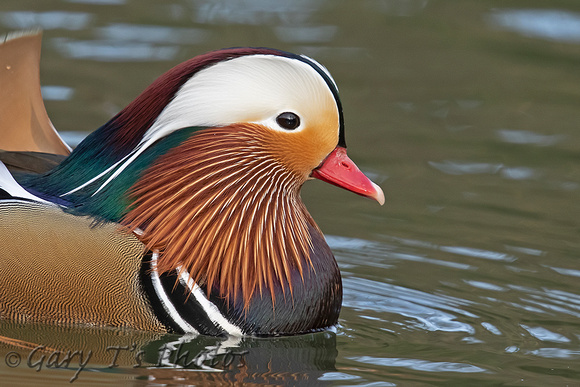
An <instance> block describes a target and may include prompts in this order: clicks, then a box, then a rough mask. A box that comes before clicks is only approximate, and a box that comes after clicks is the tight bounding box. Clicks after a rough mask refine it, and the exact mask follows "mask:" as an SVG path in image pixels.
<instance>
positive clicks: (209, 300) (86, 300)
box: [0, 34, 384, 336]
mask: <svg viewBox="0 0 580 387" xmlns="http://www.w3.org/2000/svg"><path fill="white" fill-rule="evenodd" d="M39 56H40V35H39V34H36V35H35V34H28V35H25V36H20V37H17V38H13V39H7V40H6V41H5V42H4V44H2V45H1V46H0V64H1V66H2V67H1V68H0V71H1V72H2V74H1V75H0V82H1V86H0V92H1V93H2V94H3V96H2V103H0V114H1V116H0V136H1V139H0V148H2V149H3V151H2V152H1V153H0V156H1V158H2V159H3V160H5V164H2V163H0V244H1V245H2V249H1V250H0V289H1V291H0V316H1V317H2V318H9V319H14V320H18V321H41V322H47V323H60V324H86V325H92V326H112V327H129V328H135V329H142V330H157V331H170V332H178V333H188V332H191V333H198V334H204V335H214V336H218V335H253V336H274V335H292V334H300V333H307V332H315V331H319V330H324V329H328V328H329V327H332V326H334V325H335V324H336V323H337V321H338V316H339V311H340V308H341V302H342V285H341V277H340V272H339V269H338V266H337V263H336V261H335V258H334V256H333V254H332V252H331V250H330V248H329V246H328V245H327V243H326V242H325V239H324V236H323V234H322V232H321V231H320V229H319V228H318V227H317V225H316V223H315V222H314V220H313V219H312V217H311V216H310V215H309V213H308V211H307V210H306V208H305V206H304V204H303V203H302V201H301V198H300V189H301V187H302V185H303V184H304V183H305V182H306V181H307V180H309V179H310V178H317V179H320V180H323V181H325V182H328V183H331V184H334V185H337V186H339V187H342V188H346V189H347V190H350V191H352V192H354V193H357V194H360V195H362V196H366V197H369V198H372V199H375V200H376V201H378V202H379V203H380V204H383V202H384V196H383V192H382V191H381V189H380V188H379V187H378V186H377V185H376V184H374V183H373V182H371V181H370V180H369V179H368V178H367V177H366V176H365V175H364V174H363V173H362V172H361V171H360V170H359V169H358V168H357V166H356V165H355V164H354V163H353V162H352V161H351V160H350V159H349V158H348V156H347V154H346V143H345V135H344V120H343V113H342V107H341V102H340V99H339V95H338V88H337V86H336V83H335V81H334V80H333V78H332V77H331V75H330V73H329V72H328V71H327V69H326V68H325V67H323V66H322V65H321V64H319V63H318V62H316V61H315V60H313V59H311V58H308V57H306V56H303V55H295V54H291V53H288V52H284V51H279V50H275V49H269V48H231V49H223V50H218V51H214V52H210V53H206V54H203V55H200V56H197V57H195V58H193V59H190V60H188V61H186V62H184V63H181V64H179V65H177V66H176V67H174V68H172V69H170V70H169V71H167V72H166V73H165V74H163V75H162V76H161V77H159V78H158V79H157V80H155V81H154V82H153V84H151V85H150V86H149V87H147V88H146V89H145V91H143V92H142V93H141V94H140V95H139V96H138V97H137V98H136V99H135V100H134V101H133V102H131V103H130V104H129V105H128V106H127V107H126V108H124V109H123V110H121V112H119V113H118V114H117V115H116V116H114V117H113V118H112V119H111V120H110V121H108V122H107V123H105V124H104V125H103V126H101V127H100V128H99V129H97V130H96V131H94V132H92V133H91V134H90V135H88V137H86V139H84V140H83V141H82V142H81V143H80V144H79V145H78V146H77V147H76V148H75V149H74V151H72V153H70V148H68V146H67V145H66V144H65V143H64V142H63V141H62V140H61V138H60V137H59V135H58V134H57V132H56V131H55V130H54V127H53V126H52V124H51V123H50V120H49V119H48V116H47V114H46V111H45V108H44V105H43V102H42V97H41V94H40V86H39V85H40V83H39V75H38V73H39V72H38V67H39ZM69 153H70V155H69ZM59 155H60V156H59ZM32 160H34V161H32ZM39 160H40V161H39Z"/></svg>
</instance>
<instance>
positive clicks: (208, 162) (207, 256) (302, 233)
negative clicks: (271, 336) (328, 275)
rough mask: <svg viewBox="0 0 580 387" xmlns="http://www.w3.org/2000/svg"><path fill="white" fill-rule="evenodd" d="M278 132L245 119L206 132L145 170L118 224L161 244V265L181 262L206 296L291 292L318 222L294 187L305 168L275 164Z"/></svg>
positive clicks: (147, 242)
mask: <svg viewBox="0 0 580 387" xmlns="http://www.w3.org/2000/svg"><path fill="white" fill-rule="evenodd" d="M279 136H280V135H279V134H278V133H276V132H274V131H272V130H267V129H265V128H263V127H260V126H258V125H253V124H246V125H233V126H229V127H223V128H211V129H205V130H202V131H200V132H197V133H196V134H195V135H193V136H192V137H191V138H189V139H188V140H187V141H185V142H184V143H182V144H181V145H179V146H178V147H176V148H174V149H173V150H171V151H170V152H169V153H168V154H166V155H164V156H162V157H161V158H160V160H159V161H158V162H156V163H155V165H153V166H152V167H150V168H149V169H148V170H147V171H146V172H145V173H144V175H143V176H142V177H141V178H140V180H139V181H138V182H137V183H136V184H135V186H134V187H133V188H132V197H133V199H134V203H133V207H132V210H131V211H130V212H129V213H128V214H127V215H126V216H125V218H124V219H123V222H122V223H123V224H124V225H125V226H127V227H128V228H129V229H130V230H136V229H141V230H142V231H143V233H142V235H140V236H139V237H140V239H141V240H142V241H143V242H144V243H145V245H146V246H147V247H148V248H149V249H152V250H158V251H159V254H160V256H159V261H158V269H159V271H160V272H168V271H171V270H175V269H176V268H178V267H181V268H182V269H185V270H187V271H188V272H189V273H190V274H191V276H192V277H193V280H194V281H196V282H197V283H198V284H200V285H205V286H206V289H207V292H208V295H209V293H211V292H212V291H214V292H215V291H216V290H215V289H219V291H217V292H218V293H219V295H220V296H223V297H226V299H227V300H230V299H231V298H233V300H234V301H235V300H236V298H237V297H238V294H241V296H242V297H243V301H244V305H245V306H247V305H248V303H249V302H250V299H251V298H252V297H253V296H254V295H255V294H256V292H257V293H258V294H262V291H263V290H264V289H269V291H270V294H271V296H272V299H273V300H274V290H275V287H276V286H280V287H281V288H282V291H283V292H284V293H283V294H284V295H285V292H286V289H285V286H288V289H289V290H290V292H292V283H291V272H292V271H293V270H297V271H298V272H299V273H300V275H302V271H303V270H304V265H305V264H306V265H311V262H310V247H311V244H312V242H311V239H310V234H309V232H308V224H311V225H313V226H314V227H316V226H315V224H314V221H313V220H312V218H311V216H310V215H309V214H308V212H307V210H306V208H305V206H304V205H303V204H302V201H301V199H300V194H299V192H300V187H301V186H302V184H303V183H304V181H305V180H306V178H307V176H308V175H307V174H304V173H303V172H299V171H294V170H292V169H291V168H289V167H288V166H287V165H286V164H285V163H284V162H283V160H282V159H283V158H284V156H283V155H282V156H281V155H280V154H279V152H277V151H276V149H278V148H279V147H276V146H272V145H273V144H274V143H278V145H279V142H280V141H281V140H280V137H279ZM282 141H284V140H282Z"/></svg>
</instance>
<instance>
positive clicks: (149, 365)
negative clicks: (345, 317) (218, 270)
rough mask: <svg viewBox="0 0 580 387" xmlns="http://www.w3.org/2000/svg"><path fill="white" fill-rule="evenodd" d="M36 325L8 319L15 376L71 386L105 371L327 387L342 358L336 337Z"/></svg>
mask: <svg viewBox="0 0 580 387" xmlns="http://www.w3.org/2000/svg"><path fill="white" fill-rule="evenodd" d="M30 325H31V324H20V323H16V322H10V321H0V332H2V336H0V357H1V358H2V359H5V361H10V362H12V363H11V366H9V367H10V368H14V369H15V372H21V373H22V371H24V370H23V369H24V368H28V369H30V370H34V371H37V372H39V373H43V374H44V373H47V374H48V373H51V375H49V377H50V378H55V377H56V378H62V380H63V381H71V380H72V381H75V380H78V381H81V382H82V380H83V378H85V379H86V378H92V375H91V374H90V372H99V373H115V374H119V373H121V374H126V377H127V379H128V380H132V379H133V380H135V381H138V380H143V379H146V380H149V381H150V382H153V383H156V384H157V383H161V384H167V383H175V382H177V381H179V382H180V383H185V384H204V383H212V384H215V383H228V384H230V383H244V384H248V383H250V384H252V383H260V384H264V383H266V384H274V385H277V384H280V385H288V384H295V383H296V382H300V384H301V385H310V384H312V385H320V383H321V381H320V380H319V378H321V377H322V376H323V374H325V373H327V372H329V371H335V370H336V368H335V362H336V357H337V354H338V352H337V349H336V335H335V334H334V333H333V332H328V331H326V332H318V333H313V334H308V335H300V336H291V337H279V338H255V337H207V336H195V335H191V334H189V335H182V336H179V335H174V334H160V333H152V332H141V331H130V330H118V329H102V328H99V329H93V328H79V327H62V326H61V327H59V326H45V325H42V324H34V328H35V329H31V326H30ZM7 364H8V363H7ZM16 368H19V369H20V370H17V369H16ZM57 369H58V370H59V371H61V372H58V373H57V372H56V371H57ZM63 370H64V371H65V372H62V371H63ZM39 376H40V375H39ZM47 376H48V375H47Z"/></svg>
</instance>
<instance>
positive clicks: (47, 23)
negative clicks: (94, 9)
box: [0, 11, 93, 31]
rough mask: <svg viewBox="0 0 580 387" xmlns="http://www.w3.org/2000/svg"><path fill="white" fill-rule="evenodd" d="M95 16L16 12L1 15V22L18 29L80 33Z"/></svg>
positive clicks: (74, 13)
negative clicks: (58, 30) (62, 30)
mask: <svg viewBox="0 0 580 387" xmlns="http://www.w3.org/2000/svg"><path fill="white" fill-rule="evenodd" d="M92 19H93V15H91V14H89V13H85V12H65V11H48V12H31V11H14V12H2V13H0V22H2V24H3V25H4V26H6V27H9V28H16V29H30V28H41V29H43V30H54V29H65V30H70V31H78V30H83V29H85V28H87V26H88V25H89V23H90V22H91V20H92Z"/></svg>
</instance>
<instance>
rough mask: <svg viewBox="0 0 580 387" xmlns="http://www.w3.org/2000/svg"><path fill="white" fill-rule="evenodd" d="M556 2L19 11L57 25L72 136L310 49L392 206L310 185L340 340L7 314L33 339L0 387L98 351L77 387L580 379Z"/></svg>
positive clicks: (53, 47)
mask: <svg viewBox="0 0 580 387" xmlns="http://www.w3.org/2000/svg"><path fill="white" fill-rule="evenodd" d="M546 7H548V5H547V4H546V3H545V2H529V1H528V2H518V1H511V2H508V3H506V2H503V1H475V0H473V1H463V2H456V1H451V0H449V1H446V0H440V1H435V0H363V1H354V0H350V1H330V0H316V1H295V2H286V1H272V2H265V1H260V0H246V1H240V2H235V3H234V2H226V1H217V2H215V1H212V2H210V1H203V0H175V1H172V2H164V3H161V2H153V1H140V2H130V1H125V0H100V1H99V0H74V1H73V0H71V1H54V0H47V1H43V2H42V4H40V3H38V2H22V1H21V0H18V1H12V0H4V1H3V2H2V5H1V6H0V32H8V31H10V30H13V29H16V28H31V27H34V26H41V27H43V28H44V30H45V33H44V47H43V59H42V60H43V62H42V71H41V78H42V81H43V86H44V89H43V90H44V93H45V97H46V99H47V101H46V105H47V109H48V111H49V115H50V117H51V118H52V120H53V123H54V124H55V126H56V127H57V128H58V129H59V130H60V131H61V132H65V133H66V135H67V138H69V139H71V141H72V142H74V141H78V140H75V139H78V137H79V136H81V137H82V135H83V133H85V132H87V131H90V130H93V129H95V128H97V127H98V126H100V124H102V123H104V122H105V121H106V120H107V119H108V118H110V117H111V116H112V115H113V114H114V113H116V112H117V111H118V110H119V109H121V108H122V107H123V106H124V105H125V104H127V103H128V102H129V101H130V100H131V99H132V98H134V97H135V96H136V95H137V94H138V93H139V92H140V91H141V90H142V89H143V88H144V87H145V86H146V85H148V84H149V83H150V82H151V81H152V80H153V79H154V78H155V77H156V76H158V75H160V74H161V73H162V72H164V71H165V70H167V69H168V68H170V67H171V66H172V65H174V64H176V63H179V62H181V61H183V60H186V59H188V58H190V57H192V56H195V55H196V54H199V53H202V52H205V51H208V50H212V49H216V48H221V47H230V46H240V45H253V46H272V47H277V48H281V49H284V50H288V51H293V52H301V53H305V54H307V55H310V56H312V57H314V58H315V59H317V60H318V61H320V62H322V63H324V64H325V65H326V66H327V67H328V68H329V69H330V71H331V72H332V74H333V75H334V78H335V79H336V81H337V82H338V84H339V88H340V91H341V96H342V101H343V105H344V109H345V117H346V124H347V133H346V135H347V142H348V145H349V155H350V156H351V158H352V159H353V160H355V161H356V162H357V163H358V164H359V166H360V167H361V168H362V169H363V170H364V171H365V172H366V173H368V174H369V175H370V176H371V177H372V178H373V179H374V180H375V181H377V182H379V184H380V185H381V186H382V187H383V189H384V190H385V194H386V198H387V203H386V205H385V206H384V207H378V206H377V205H376V203H372V202H371V201H368V200H365V199H362V198H359V197H356V196H354V195H352V194H350V193H348V192H343V191H341V190H339V189H336V188H335V187H332V186H329V185H326V184H324V183H321V182H317V181H316V182H309V183H308V184H307V185H306V186H305V188H304V190H303V197H304V200H305V202H306V204H307V206H308V208H309V210H310V211H311V213H312V215H313V216H314V218H315V219H316V220H317V222H318V224H319V225H320V227H321V228H322V229H323V230H324V232H325V233H326V235H327V238H328V242H329V244H330V245H331V247H332V248H333V250H334V252H335V255H336V258H337V260H338V262H339V265H340V267H341V270H342V275H343V282H344V288H345V289H344V291H345V294H344V304H343V310H342V313H341V319H340V325H339V326H338V327H337V330H336V332H325V333H319V334H314V335H305V336H297V337H290V338H276V339H252V338H247V339H242V340H231V339H230V340H226V341H224V340H223V339H213V338H203V337H202V338H191V337H179V336H175V335H159V334H155V333H150V332H127V331H116V330H106V329H94V328H88V327H84V328H83V327H77V328H67V327H55V326H44V325H38V324H16V323H12V322H7V321H2V322H0V335H2V336H5V337H10V338H12V339H16V340H21V342H20V341H19V342H14V343H13V345H3V346H2V348H1V352H0V375H1V377H2V380H3V381H4V380H6V381H9V382H10V384H18V383H20V384H23V385H26V384H33V383H43V384H53V385H60V384H62V383H63V382H68V381H69V380H70V379H71V378H73V377H75V373H76V372H77V371H78V369H79V367H80V366H79V361H81V363H82V360H87V359H88V363H87V365H86V367H84V368H82V369H81V371H80V372H79V373H78V375H77V376H78V378H77V379H76V381H75V383H82V384H83V385H90V384H98V383H102V382H108V383H113V384H115V383H116V384H121V383H124V384H133V385H159V384H172V385H179V384H198V385H200V384H201V385H203V384H217V383H226V384H236V383H242V382H244V383H261V384H270V385H292V384H305V385H326V384H328V385H372V386H394V385H403V386H408V385H411V386H420V385H445V386H447V385H469V384H472V385H499V384H501V385H526V386H533V385H538V386H543V385H561V386H564V385H579V384H580V367H579V366H578V364H579V360H580V319H579V317H580V286H579V283H580V278H579V277H580V264H579V263H578V262H579V259H580V242H579V238H578V237H579V235H580V223H579V216H580V204H579V203H580V200H579V199H580V195H579V191H580V132H579V130H578V123H579V122H580V109H579V108H578V107H579V106H580V71H578V69H579V68H580V45H579V42H580V5H578V4H576V3H574V2H568V1H563V0H556V1H552V2H550V4H549V8H546ZM79 132H80V134H79ZM75 136H76V137H75ZM24 342H27V343H32V344H40V345H43V346H45V347H46V350H47V351H46V352H42V353H40V352H38V351H37V352H32V351H33V349H34V348H35V347H34V346H27V344H26V343H24ZM180 345H181V347H180ZM107 348H109V349H108V350H107ZM115 348H118V349H115ZM124 348H127V349H124ZM69 350H70V351H81V352H79V353H77V354H75V355H74V356H72V355H71V356H72V357H71V361H70V364H69V367H68V368H67V369H61V368H58V367H56V365H58V364H62V365H63V366H64V365H66V363H63V359H65V354H66V351H69ZM55 351H56V352H55ZM58 351H62V352H58ZM89 351H93V352H92V355H91V357H90V358H89V357H88V356H89ZM116 351H118V359H117V363H115V364H114V363H113V355H114V353H115V352H116ZM140 351H142V352H140ZM31 353H32V355H31ZM54 353H57V354H58V356H57V354H54ZM43 354H44V355H45V358H42V355H43ZM51 354H52V358H51V359H52V362H49V359H50V356H51ZM81 355H82V356H83V357H81ZM179 356H181V357H179ZM29 357H30V358H29ZM18 359H20V363H16V361H17V360H18ZM41 359H43V361H41ZM176 359H181V363H180V364H184V363H183V362H184V361H186V362H189V363H191V364H189V365H188V367H186V368H185V369H178V368H176V367H175V366H174V364H175V360H176ZM8 363H10V364H11V365H12V366H13V367H9V366H8ZM48 363H50V365H51V367H49V366H48V365H47V364H48ZM39 364H40V365H42V368H41V369H40V370H38V371H37V369H38V367H39ZM116 365H118V367H117V366H116ZM134 366H135V367H134Z"/></svg>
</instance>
